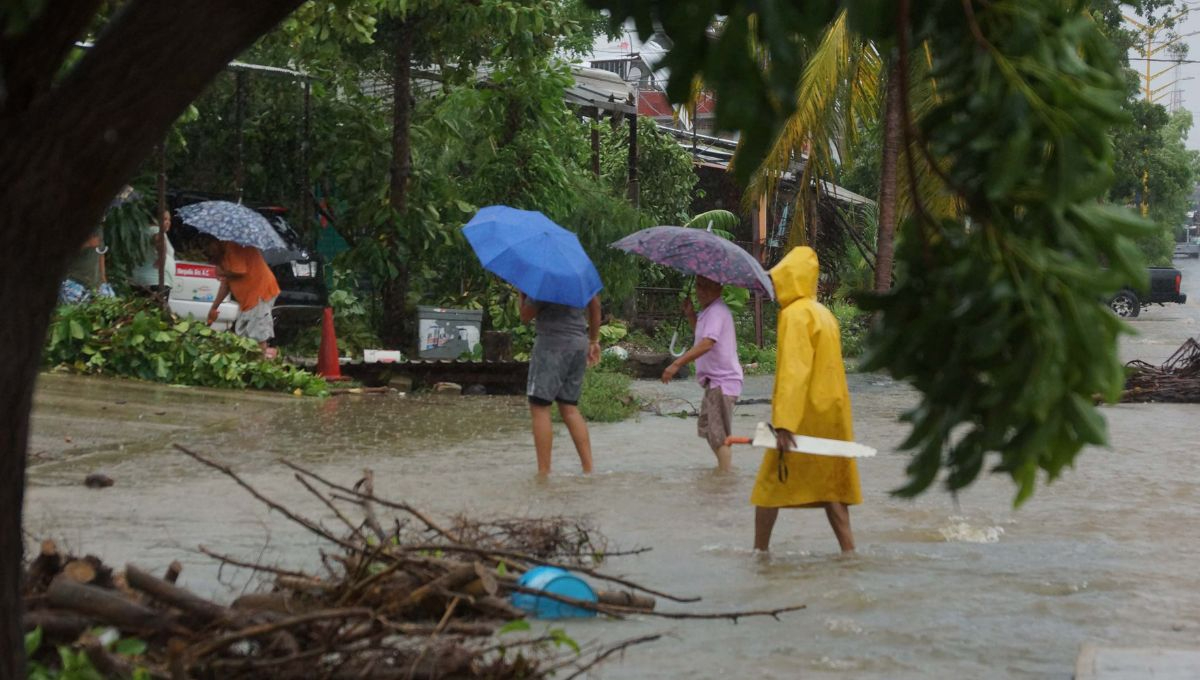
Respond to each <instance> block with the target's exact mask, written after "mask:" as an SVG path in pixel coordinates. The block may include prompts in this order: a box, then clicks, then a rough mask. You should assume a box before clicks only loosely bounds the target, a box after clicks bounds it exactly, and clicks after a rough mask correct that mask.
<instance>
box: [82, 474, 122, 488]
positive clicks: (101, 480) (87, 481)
mask: <svg viewBox="0 0 1200 680" xmlns="http://www.w3.org/2000/svg"><path fill="white" fill-rule="evenodd" d="M113 484H116V482H115V481H113V478H112V477H109V476H108V475H106V474H103V473H100V472H93V473H92V474H90V475H88V476H87V477H84V478H83V485H84V486H86V487H88V488H89V489H104V488H107V487H110V486H112V485H113Z"/></svg>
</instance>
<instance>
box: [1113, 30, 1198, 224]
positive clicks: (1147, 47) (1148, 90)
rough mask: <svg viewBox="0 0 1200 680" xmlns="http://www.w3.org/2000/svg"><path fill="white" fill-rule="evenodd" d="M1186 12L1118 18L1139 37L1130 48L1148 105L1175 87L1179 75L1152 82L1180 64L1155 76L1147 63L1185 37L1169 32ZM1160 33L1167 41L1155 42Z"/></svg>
mask: <svg viewBox="0 0 1200 680" xmlns="http://www.w3.org/2000/svg"><path fill="white" fill-rule="evenodd" d="M1187 13H1188V8H1186V7H1185V8H1184V9H1183V11H1181V12H1179V13H1178V14H1174V15H1172V16H1169V17H1164V18H1162V19H1159V20H1158V21H1155V22H1153V23H1143V22H1141V21H1138V20H1137V19H1134V18H1133V17H1131V16H1129V15H1127V14H1126V15H1122V16H1124V18H1125V21H1127V22H1129V23H1130V24H1132V25H1133V26H1134V27H1135V28H1137V29H1138V31H1139V32H1140V33H1141V34H1142V44H1141V46H1140V47H1135V48H1134V49H1136V50H1137V51H1138V53H1139V54H1141V56H1142V60H1143V62H1144V63H1145V67H1144V69H1143V72H1142V73H1141V74H1140V75H1141V80H1142V98H1143V99H1145V100H1146V101H1147V102H1149V103H1151V104H1153V103H1155V102H1156V101H1157V100H1158V99H1159V98H1161V95H1162V94H1163V91H1164V90H1166V89H1167V88H1169V87H1175V86H1177V85H1178V80H1179V74H1178V72H1176V74H1175V80H1174V81H1172V82H1170V83H1167V84H1166V85H1164V86H1162V87H1158V88H1155V87H1154V81H1155V80H1157V79H1159V78H1162V77H1163V76H1165V75H1166V74H1167V73H1169V72H1170V71H1172V70H1174V69H1178V68H1179V65H1180V63H1179V62H1178V61H1177V62H1175V63H1173V64H1171V65H1170V66H1168V67H1166V68H1164V69H1162V70H1161V71H1159V72H1158V73H1154V72H1153V71H1152V70H1151V69H1152V67H1151V64H1152V63H1153V62H1154V55H1156V54H1158V53H1159V52H1162V51H1163V50H1165V49H1167V48H1168V47H1170V46H1172V45H1174V44H1175V43H1177V42H1179V41H1180V40H1182V39H1183V38H1184V37H1186V36H1182V35H1175V34H1173V33H1172V32H1171V29H1172V28H1173V27H1174V26H1175V21H1176V20H1177V19H1180V18H1182V17H1184V16H1186V15H1187ZM1163 33H1165V34H1166V37H1168V38H1169V39H1168V40H1166V41H1164V42H1158V41H1157V38H1158V37H1159V35H1160V34H1163ZM1142 154H1143V156H1145V157H1146V159H1147V163H1146V165H1145V167H1144V168H1143V169H1142V196H1141V201H1140V205H1139V208H1140V209H1141V213H1142V217H1147V216H1148V215H1149V214H1150V169H1149V167H1150V164H1149V162H1148V161H1149V155H1150V150H1149V149H1142Z"/></svg>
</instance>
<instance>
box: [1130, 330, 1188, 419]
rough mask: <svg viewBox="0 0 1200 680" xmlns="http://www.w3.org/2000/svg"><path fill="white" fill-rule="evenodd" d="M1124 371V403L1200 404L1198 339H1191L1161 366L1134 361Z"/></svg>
mask: <svg viewBox="0 0 1200 680" xmlns="http://www.w3.org/2000/svg"><path fill="white" fill-rule="evenodd" d="M1125 368H1126V370H1127V371H1128V377H1127V378H1126V379H1125V391H1124V392H1122V393H1121V401H1122V402H1126V403H1139V402H1156V401H1157V402H1165V403H1176V404H1195V403H1200V343H1197V342H1196V340H1195V338H1188V340H1187V342H1184V343H1183V344H1182V345H1180V346H1179V349H1177V350H1175V353H1174V354H1172V355H1171V356H1170V357H1169V358H1168V359H1167V360H1166V362H1165V363H1163V365H1162V366H1158V367H1155V366H1151V365H1150V364H1148V363H1146V362H1144V361H1141V360H1134V361H1131V362H1129V363H1127V364H1125Z"/></svg>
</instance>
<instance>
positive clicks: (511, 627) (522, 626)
mask: <svg viewBox="0 0 1200 680" xmlns="http://www.w3.org/2000/svg"><path fill="white" fill-rule="evenodd" d="M532 628H533V626H531V625H529V621H526V620H525V619H513V620H512V621H509V622H508V623H506V624H504V625H503V626H500V628H499V629H497V630H496V635H504V634H506V633H524V632H526V631H528V630H530V629H532Z"/></svg>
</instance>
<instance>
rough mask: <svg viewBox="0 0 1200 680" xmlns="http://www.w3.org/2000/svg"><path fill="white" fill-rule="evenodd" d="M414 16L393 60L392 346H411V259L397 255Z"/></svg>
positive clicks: (406, 169) (404, 195) (386, 290)
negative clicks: (409, 329)
mask: <svg viewBox="0 0 1200 680" xmlns="http://www.w3.org/2000/svg"><path fill="white" fill-rule="evenodd" d="M412 31H413V26H412V19H405V20H404V21H402V22H400V25H399V26H398V27H397V30H396V37H395V47H394V50H393V62H392V166H391V187H390V191H389V195H388V198H389V201H390V204H391V208H392V220H393V225H392V231H391V233H390V238H389V239H388V248H389V249H391V250H393V253H392V257H393V258H394V259H395V260H396V264H397V267H396V268H397V270H398V271H397V273H396V277H395V278H394V279H392V280H390V281H388V282H387V283H386V284H385V285H384V287H383V291H382V293H383V295H382V302H383V319H382V328H381V329H380V331H381V333H380V335H381V336H382V339H383V341H384V342H385V343H386V344H387V345H388V346H389V347H402V348H407V347H408V345H409V343H408V342H407V340H408V338H409V335H410V333H408V332H407V329H408V323H407V322H408V285H409V268H408V263H407V262H404V261H403V260H402V259H401V257H397V253H395V252H394V251H396V250H398V249H400V248H401V247H402V246H403V244H404V242H405V238H406V235H405V234H404V233H403V232H402V229H403V219H404V215H405V213H406V212H407V210H408V180H409V177H410V176H411V175H412V139H411V136H410V128H411V126H412V38H413V35H412Z"/></svg>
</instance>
